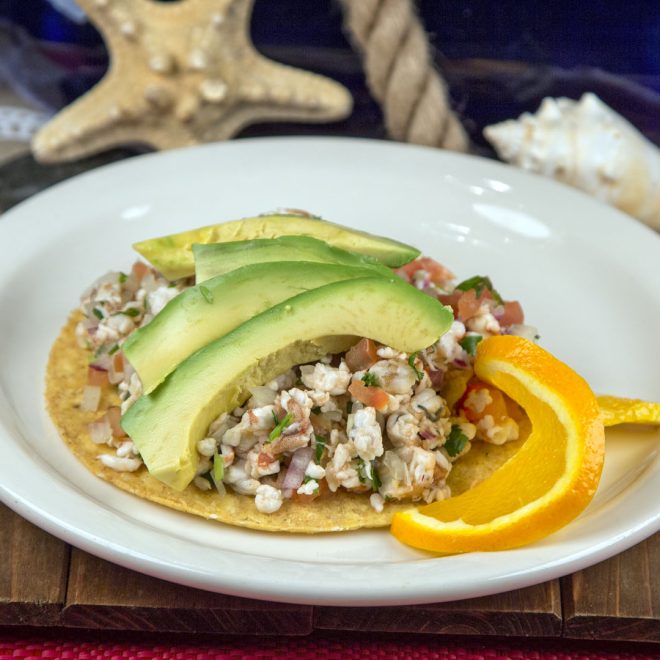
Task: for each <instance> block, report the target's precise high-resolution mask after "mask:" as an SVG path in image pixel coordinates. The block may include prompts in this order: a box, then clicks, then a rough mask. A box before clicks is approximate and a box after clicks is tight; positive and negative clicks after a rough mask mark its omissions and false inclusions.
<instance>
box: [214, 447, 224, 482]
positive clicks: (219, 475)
mask: <svg viewBox="0 0 660 660" xmlns="http://www.w3.org/2000/svg"><path fill="white" fill-rule="evenodd" d="M224 477H225V457H224V456H223V455H222V454H215V455H214V456H213V480H214V481H215V483H217V484H219V483H220V482H221V481H222V480H223V479H224Z"/></svg>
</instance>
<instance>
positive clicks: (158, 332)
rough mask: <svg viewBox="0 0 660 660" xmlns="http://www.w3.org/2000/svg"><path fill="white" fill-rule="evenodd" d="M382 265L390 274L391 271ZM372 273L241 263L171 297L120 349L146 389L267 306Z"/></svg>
mask: <svg viewBox="0 0 660 660" xmlns="http://www.w3.org/2000/svg"><path fill="white" fill-rule="evenodd" d="M248 242H250V241H248ZM227 245H231V244H230V243H228V244H227ZM205 247H208V246H205ZM381 268H383V269H384V270H386V271H387V273H388V275H389V276H390V277H391V275H392V273H391V271H390V270H388V269H387V268H385V267H384V266H381ZM370 275H371V276H373V275H374V271H373V270H371V269H370V268H364V267H363V268H353V267H348V266H341V265H336V264H321V263H310V262H306V261H291V262H288V261H280V262H270V263H257V264H253V265H249V266H243V267H242V268H238V269H236V270H232V271H231V272H229V273H225V274H224V275H219V276H217V277H213V278H212V279H209V280H207V281H205V282H204V284H203V285H198V286H194V287H192V288H190V289H186V290H185V291H184V292H183V293H181V294H179V295H178V296H177V297H176V298H174V299H173V300H170V302H169V303H168V304H167V305H166V306H165V308H164V309H163V310H162V311H161V312H160V314H158V315H157V316H156V317H155V318H154V319H153V320H152V321H151V322H150V323H149V324H148V325H145V326H144V327H143V328H140V329H139V330H137V331H136V332H134V333H133V334H131V335H130V336H129V337H128V338H127V339H126V341H125V342H124V343H123V344H122V351H123V353H124V356H125V357H126V358H127V359H128V361H129V362H130V363H131V364H132V365H133V368H134V369H135V371H136V372H137V374H138V376H139V377H140V380H141V381H142V388H143V391H144V393H145V394H149V392H151V391H152V390H153V389H154V388H155V387H156V386H157V385H158V384H159V383H160V382H161V381H162V380H163V379H164V378H165V376H167V374H168V373H170V371H172V370H173V369H174V368H175V367H176V366H177V365H178V364H179V363H180V362H182V361H183V360H185V359H186V358H187V357H188V356H189V355H191V354H192V353H194V352H195V351H196V350H198V349H200V348H202V347H203V346H206V344H209V343H210V342H212V341H213V340H215V339H218V337H222V336H223V335H225V334H227V333H228V332H230V331H231V330H233V329H234V328H235V327H237V326H239V325H240V324H241V323H243V322H244V321H247V320H248V319H250V318H252V317H253V316H255V315H257V314H259V313H260V312H263V311H264V310H266V309H268V308H269V307H272V306H273V305H276V304H277V303H279V302H281V301H282V300H286V299H287V298H291V297H292V296H296V295H298V294H299V293H301V292H303V291H308V290H309V289H314V288H316V287H319V286H324V285H325V284H330V283H332V282H339V281H341V280H348V279H352V278H356V277H367V276H370Z"/></svg>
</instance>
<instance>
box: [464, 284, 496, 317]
mask: <svg viewBox="0 0 660 660" xmlns="http://www.w3.org/2000/svg"><path fill="white" fill-rule="evenodd" d="M492 297H493V295H492V294H491V292H490V291H489V290H488V289H483V290H482V291H481V293H480V294H479V297H478V298H477V293H476V291H475V290H474V289H468V290H467V291H465V292H463V295H462V296H460V298H459V299H458V303H457V305H456V308H457V316H458V320H459V321H467V320H468V319H471V318H472V317H473V316H476V314H477V312H478V311H479V308H480V307H481V305H483V303H484V302H485V301H486V300H491V299H492Z"/></svg>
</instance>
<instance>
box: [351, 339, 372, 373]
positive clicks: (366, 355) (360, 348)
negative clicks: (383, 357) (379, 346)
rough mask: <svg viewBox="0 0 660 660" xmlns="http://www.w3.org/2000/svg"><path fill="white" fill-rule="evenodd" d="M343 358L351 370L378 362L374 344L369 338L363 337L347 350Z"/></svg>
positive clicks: (359, 369) (361, 369)
mask: <svg viewBox="0 0 660 660" xmlns="http://www.w3.org/2000/svg"><path fill="white" fill-rule="evenodd" d="M344 359H345V360H346V364H347V366H348V368H349V369H350V370H351V371H363V370H364V369H368V368H369V367H370V366H371V365H372V364H375V363H376V362H378V353H376V344H375V343H374V342H373V341H372V340H371V339H367V338H366V337H363V338H362V339H360V341H359V342H358V343H357V344H355V346H353V347H352V348H350V349H349V350H348V351H347V353H346V356H345V357H344Z"/></svg>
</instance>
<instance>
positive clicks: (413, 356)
mask: <svg viewBox="0 0 660 660" xmlns="http://www.w3.org/2000/svg"><path fill="white" fill-rule="evenodd" d="M418 354H419V351H415V352H414V353H412V354H411V356H410V357H409V358H408V364H409V365H410V368H411V369H412V370H413V371H414V372H415V376H417V380H422V378H424V372H423V371H420V370H419V369H418V368H417V367H416V366H415V360H416V359H417V355H418Z"/></svg>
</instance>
